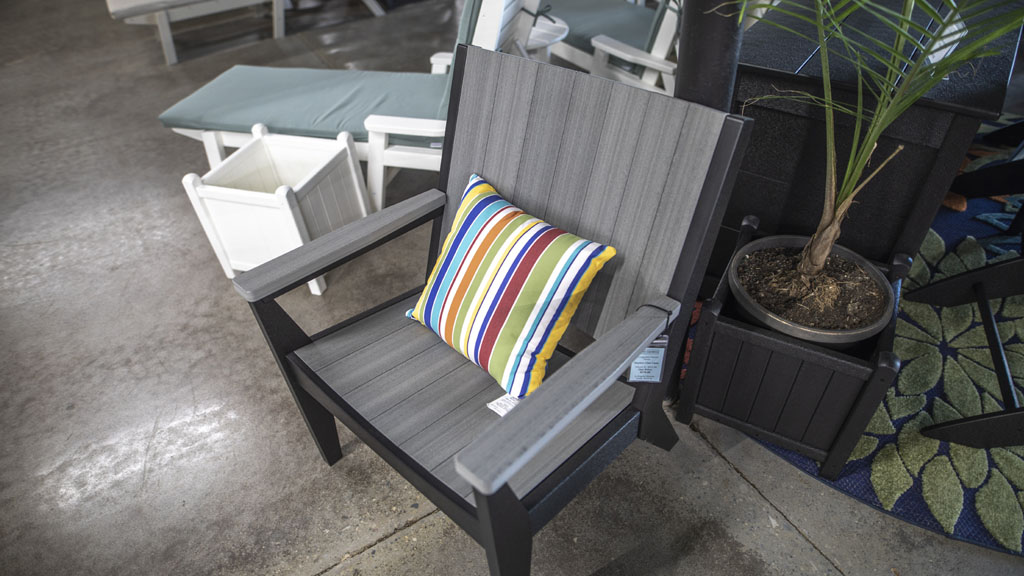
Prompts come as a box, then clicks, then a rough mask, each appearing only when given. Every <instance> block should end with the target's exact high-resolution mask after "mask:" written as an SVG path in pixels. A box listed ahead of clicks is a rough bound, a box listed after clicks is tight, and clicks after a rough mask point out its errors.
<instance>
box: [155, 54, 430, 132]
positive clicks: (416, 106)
mask: <svg viewBox="0 0 1024 576" xmlns="http://www.w3.org/2000/svg"><path fill="white" fill-rule="evenodd" d="M447 81H448V77H447V75H446V74H419V73H409V72H379V71H366V70H316V69H309V68H267V67H263V66H234V67H233V68H231V69H230V70H228V71H227V72H224V73H223V74H221V75H220V76H218V77H217V78H215V79H214V80H213V81H211V82H209V83H208V84H206V85H205V86H203V87H202V88H200V89H199V90H196V91H195V92H193V93H192V94H191V95H190V96H188V97H187V98H185V99H184V100H181V101H180V102H178V103H177V104H175V105H174V106H171V107H170V108H169V109H167V111H165V112H164V113H163V114H161V115H160V121H161V122H163V123H164V125H165V126H167V127H169V128H192V129H197V130H225V131H230V132H248V131H249V130H250V129H252V125H253V124H256V123H262V124H266V125H267V127H268V128H269V129H270V132H271V133H276V134H292V135H297V136H314V137H319V138H334V137H336V136H337V135H338V133H339V132H342V131H348V132H350V133H351V134H352V137H353V138H355V140H356V141H360V142H365V141H366V138H367V135H366V128H365V127H363V120H365V119H366V117H367V116H368V115H370V114H383V115H389V116H407V117H412V118H432V119H441V118H443V117H444V116H443V115H444V114H446V113H447V110H441V107H440V106H439V103H440V102H441V101H442V98H443V96H444V92H445V85H446V83H447ZM396 143H397V142H396Z"/></svg>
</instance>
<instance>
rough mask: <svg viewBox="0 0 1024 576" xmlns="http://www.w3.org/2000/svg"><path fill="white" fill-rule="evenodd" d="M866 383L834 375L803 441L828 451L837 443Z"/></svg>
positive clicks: (837, 374) (845, 376)
mask: <svg viewBox="0 0 1024 576" xmlns="http://www.w3.org/2000/svg"><path fill="white" fill-rule="evenodd" d="M863 386H864V381H863V380H859V379H857V378H854V377H852V376H847V375H846V374H841V373H833V374H832V379H831V380H830V381H829V383H828V388H827V389H826V390H825V395H824V396H822V398H821V401H820V402H819V403H818V407H817V408H816V409H815V411H814V417H813V418H812V419H811V422H810V424H808V426H807V431H806V432H804V435H803V438H801V440H802V441H803V442H804V443H805V444H807V445H809V446H814V447H815V448H821V449H822V450H828V449H829V447H830V446H832V442H833V441H835V439H836V435H837V434H839V429H840V427H842V424H843V421H844V420H845V419H846V415H847V414H849V413H850V409H851V408H852V407H853V403H854V402H856V401H857V396H858V395H859V394H860V391H861V388H863Z"/></svg>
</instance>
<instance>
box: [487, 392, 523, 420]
mask: <svg viewBox="0 0 1024 576" xmlns="http://www.w3.org/2000/svg"><path fill="white" fill-rule="evenodd" d="M517 404H519V398H516V397H515V396H511V395H509V394H505V395H504V396H502V397H501V398H498V399H497V400H494V401H492V402H488V403H487V407H488V408H490V409H491V410H493V411H494V412H496V413H497V414H498V416H504V415H505V414H508V413H509V412H510V411H511V410H512V409H513V408H515V407H516V405H517Z"/></svg>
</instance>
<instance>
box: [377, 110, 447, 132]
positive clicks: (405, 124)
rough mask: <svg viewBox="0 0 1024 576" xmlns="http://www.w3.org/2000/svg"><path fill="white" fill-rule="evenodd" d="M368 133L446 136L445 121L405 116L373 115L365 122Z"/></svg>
mask: <svg viewBox="0 0 1024 576" xmlns="http://www.w3.org/2000/svg"><path fill="white" fill-rule="evenodd" d="M363 126H365V127H366V130H367V131H368V132H384V133H387V134H404V135H406V136H424V137H427V138H440V137H442V136H444V128H445V121H444V120H432V119H429V118H406V117H404V116H381V115H379V114H371V115H369V116H367V117H366V120H364V121H363Z"/></svg>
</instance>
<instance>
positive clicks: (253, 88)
mask: <svg viewBox="0 0 1024 576" xmlns="http://www.w3.org/2000/svg"><path fill="white" fill-rule="evenodd" d="M522 5H523V0H467V2H466V4H465V7H464V9H463V12H462V16H461V19H460V22H459V32H458V42H464V43H470V42H472V44H474V45H476V46H480V47H482V48H486V49H489V50H495V49H499V48H503V47H505V48H508V47H511V46H512V44H513V43H514V42H515V41H516V40H517V39H520V38H526V37H527V35H528V34H529V27H530V23H531V20H530V18H529V17H527V15H526V14H525V13H524V12H520V7H521V6H522ZM448 62H450V54H443V55H435V57H434V58H431V63H432V64H433V65H434V66H433V67H432V71H433V72H434V73H432V74H427V73H407V72H380V71H367V70H314V69H306V68H273V67H265V66H234V67H232V68H231V69H229V70H228V71H226V72H224V73H223V74H221V75H220V76H218V77H217V78H215V79H213V80H212V81H211V82H209V83H207V84H206V85H205V86H203V87H202V88H200V89H199V90H197V91H195V92H193V93H192V94H191V95H189V96H188V97H186V98H185V99H183V100H181V101H180V102H178V103H177V104H175V105H174V106H172V107H171V108H169V109H167V110H166V111H165V112H164V113H163V114H161V115H160V121H161V122H163V124H164V125H165V126H167V127H169V128H171V129H173V130H174V131H175V132H177V133H179V134H183V135H185V136H188V137H190V138H195V139H197V140H201V141H202V142H203V145H204V147H205V149H206V155H207V159H208V160H209V162H210V166H211V167H214V166H216V165H217V164H218V163H220V162H221V161H222V160H223V159H224V148H225V147H238V146H241V145H242V144H244V143H245V142H247V141H248V140H249V138H250V136H249V134H248V130H249V127H251V126H252V125H253V124H256V123H262V124H265V125H267V126H268V127H269V128H270V131H271V132H273V133H275V134H291V135H296V136H310V137H316V138H330V139H333V138H335V137H336V136H337V135H338V133H340V132H349V133H350V134H352V137H353V138H354V139H355V141H356V152H357V154H358V157H359V159H360V160H365V161H366V162H367V166H366V171H367V172H366V184H367V189H368V190H369V193H370V199H371V210H379V209H380V208H381V207H383V205H384V200H385V199H384V193H385V186H386V182H387V180H388V177H389V176H393V175H394V173H395V172H396V171H397V169H399V168H414V169H418V170H434V171H436V170H439V169H440V165H441V148H440V146H441V142H440V140H441V137H442V136H443V135H444V119H445V116H446V114H447V112H448V93H449V89H450V86H451V78H450V73H448V72H447V70H448V66H447V63H448Z"/></svg>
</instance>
